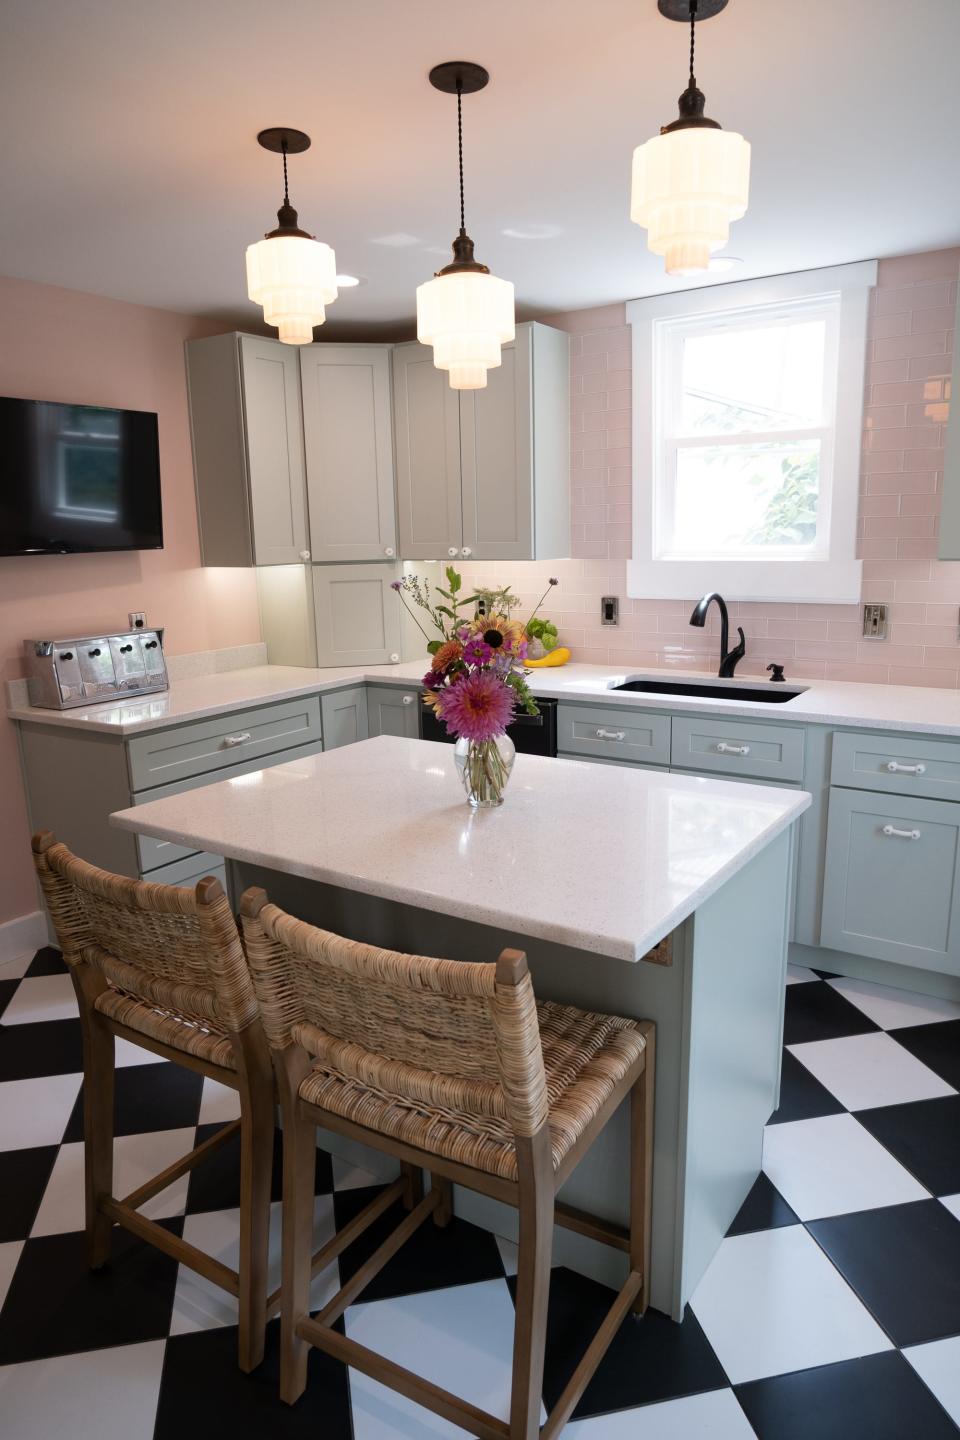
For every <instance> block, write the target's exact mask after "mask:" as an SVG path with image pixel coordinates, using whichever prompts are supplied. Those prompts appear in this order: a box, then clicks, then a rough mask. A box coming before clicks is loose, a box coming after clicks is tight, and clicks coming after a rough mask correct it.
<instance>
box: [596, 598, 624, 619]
mask: <svg viewBox="0 0 960 1440" xmlns="http://www.w3.org/2000/svg"><path fill="white" fill-rule="evenodd" d="M600 624H601V625H619V624H620V597H619V596H618V595H601V597H600Z"/></svg>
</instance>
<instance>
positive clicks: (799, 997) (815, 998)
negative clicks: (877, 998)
mask: <svg viewBox="0 0 960 1440" xmlns="http://www.w3.org/2000/svg"><path fill="white" fill-rule="evenodd" d="M879 1029H880V1026H879V1025H875V1024H874V1022H873V1021H872V1020H871V1019H870V1018H869V1016H867V1015H864V1013H863V1011H862V1010H858V1009H857V1007H856V1005H851V1003H850V1001H849V1000H847V999H845V998H844V996H843V995H840V994H839V993H838V992H837V991H836V990H834V988H833V986H832V985H828V984H827V982H826V981H825V980H808V981H806V982H805V983H804V984H803V985H788V986H787V1008H786V1017H785V1019H784V1027H783V1043H784V1045H805V1044H806V1043H807V1042H808V1041H810V1040H837V1039H839V1038H840V1037H841V1036H843V1035H866V1034H868V1033H869V1032H870V1031H872V1030H879Z"/></svg>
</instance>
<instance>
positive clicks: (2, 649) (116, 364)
mask: <svg viewBox="0 0 960 1440" xmlns="http://www.w3.org/2000/svg"><path fill="white" fill-rule="evenodd" d="M217 328H222V327H211V326H209V325H206V324H204V323H203V322H202V321H198V320H196V319H192V318H190V317H189V316H185V315H174V314H170V313H168V312H166V311H162V310H149V309H146V308H144V307H142V306H138V305H126V304H123V303H121V302H120V301H116V300H103V299H99V298H97V297H96V296H93V295H84V294H80V293H78V292H77V291H72V290H60V289H56V288H55V287H53V286H49V285H34V284H30V283H28V282H25V281H19V280H3V279H0V395H15V396H22V397H25V398H28V399H38V400H64V401H74V402H76V403H77V404H87V405H119V406H122V407H124V408H127V409H133V410H156V411H157V412H158V414H159V417H160V421H159V428H160V465H161V472H162V484H163V525H164V549H163V550H158V551H141V552H133V553H129V554H124V555H38V556H33V557H29V556H25V557H22V558H20V557H18V558H13V559H0V678H2V679H4V680H7V679H10V678H12V677H14V676H16V675H19V674H21V673H22V670H21V661H20V651H21V642H22V641H23V640H24V639H26V638H28V637H33V636H41V635H53V634H55V633H56V634H63V633H71V632H73V633H76V632H79V633H80V634H83V633H84V631H88V630H102V629H104V628H105V627H108V626H112V625H118V624H125V623H126V617H127V611H128V610H145V611H146V613H147V617H148V619H149V620H150V621H151V622H152V623H154V624H157V625H164V626H166V645H167V649H168V651H169V652H170V653H171V654H178V653H181V652H183V651H187V650H205V649H210V648H213V647H215V646H223V645H240V644H245V643H247V642H250V641H256V640H259V639H260V625H259V618H258V613H257V598H256V585H255V580H254V574H253V571H247V570H204V569H202V568H201V567H200V552H199V544H198V539H197V519H196V507H195V504H194V494H193V465H192V462H191V457H190V432H189V423H188V416H187V392H186V381H185V376H184V361H183V342H184V341H185V340H187V339H189V338H190V337H192V336H197V335H207V334H210V333H212V332H213V330H215V329H217ZM0 796H2V809H0V813H2V830H0V923H2V922H3V921H4V920H7V919H11V918H13V917H14V916H16V915H21V914H24V913H26V912H28V911H30V910H33V909H35V908H36V899H35V887H34V881H33V873H32V866H31V863H30V852H29V830H28V825H27V814H26V805H25V801H24V795H23V787H22V784H21V779H20V769H19V759H18V755H17V749H16V742H15V735H14V727H13V726H12V725H10V724H9V723H7V722H3V723H0Z"/></svg>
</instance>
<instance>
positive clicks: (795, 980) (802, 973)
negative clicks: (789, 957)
mask: <svg viewBox="0 0 960 1440" xmlns="http://www.w3.org/2000/svg"><path fill="white" fill-rule="evenodd" d="M819 979H820V976H819V975H818V974H817V973H816V972H815V971H814V970H808V969H807V967H806V965H788V966H787V984H788V985H806V984H808V983H809V982H810V981H811V980H819Z"/></svg>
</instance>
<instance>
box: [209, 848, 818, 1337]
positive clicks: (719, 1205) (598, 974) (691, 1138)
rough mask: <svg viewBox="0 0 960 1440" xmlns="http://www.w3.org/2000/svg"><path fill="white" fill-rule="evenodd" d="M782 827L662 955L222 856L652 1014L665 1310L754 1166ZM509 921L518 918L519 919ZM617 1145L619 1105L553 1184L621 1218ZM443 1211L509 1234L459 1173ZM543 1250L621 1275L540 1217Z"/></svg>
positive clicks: (394, 935) (387, 931) (773, 1099)
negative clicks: (522, 957) (593, 949)
mask: <svg viewBox="0 0 960 1440" xmlns="http://www.w3.org/2000/svg"><path fill="white" fill-rule="evenodd" d="M792 843H793V842H792V834H791V831H786V832H784V833H782V834H781V835H780V836H778V837H777V838H776V839H775V840H773V841H772V842H771V843H770V844H769V845H768V846H767V847H766V848H765V849H764V850H762V851H761V852H760V853H759V854H758V855H757V856H755V857H754V858H753V859H752V860H751V861H750V862H749V863H748V864H747V865H745V866H744V867H743V869H741V870H740V871H738V872H737V873H736V874H735V875H733V876H732V877H731V878H730V879H729V880H727V881H726V883H725V884H724V885H723V886H722V887H721V888H720V889H719V890H717V891H716V892H715V893H714V894H713V895H712V896H710V897H709V898H708V899H706V900H705V901H704V902H703V904H702V905H701V906H700V907H699V908H698V909H697V910H695V911H694V913H693V914H692V915H691V916H690V917H689V919H687V920H685V921H684V922H683V923H682V924H681V925H680V926H679V927H678V928H677V929H676V930H675V931H674V932H673V946H672V950H673V958H672V963H671V964H670V965H659V964H653V963H650V962H648V961H643V960H641V961H639V962H636V963H629V962H627V961H624V960H620V959H613V958H609V957H607V956H604V955H597V954H593V953H588V952H586V951H582V950H574V949H570V948H567V947H564V946H561V945H555V944H552V943H549V942H546V941H543V940H539V939H534V938H531V937H526V936H523V935H518V931H517V930H516V929H514V930H511V929H510V928H509V927H505V928H503V929H495V928H493V927H489V926H486V925H480V924H476V923H472V922H467V921H462V920H458V919H455V918H452V917H449V916H446V915H441V914H438V913H436V912H433V911H427V910H421V909H418V908H416V907H415V906H411V905H402V904H398V903H396V902H394V901H389V900H385V899H381V898H378V897H372V896H368V895H362V894H358V893H357V892H355V891H351V890H346V889H340V888H336V887H333V886H330V885H325V884H322V883H320V882H318V881H314V880H307V879H301V878H299V877H297V876H293V875H289V874H282V873H280V872H278V871H274V870H267V869H263V868H261V867H259V866H255V865H251V864H248V863H245V862H239V861H234V860H228V862H227V867H228V878H229V883H230V887H231V892H232V894H233V896H234V898H235V899H236V898H237V897H238V896H239V895H240V894H241V893H242V891H243V890H245V889H246V888H247V887H248V886H249V885H262V886H263V887H264V889H265V890H266V891H267V893H268V895H269V896H270V898H271V900H273V901H275V902H276V904H278V905H280V906H282V907H283V908H284V909H289V910H290V911H292V912H293V913H294V914H296V915H298V916H300V917H301V918H303V919H305V920H310V921H312V922H313V923H315V924H318V925H323V926H325V927H327V928H329V929H331V930H335V931H337V932H338V933H340V934H344V935H348V936H351V937H352V938H354V939H358V940H365V941H367V942H369V943H372V944H382V945H386V946H392V947H393V948H396V949H403V950H408V951H412V952H418V953H420V954H427V955H430V954H433V955H441V956H447V957H451V958H454V959H464V960H472V961H490V960H494V959H496V957H497V955H498V954H499V952H500V951H501V950H502V949H503V948H504V947H505V946H517V945H519V946H521V947H522V948H523V949H524V950H525V951H526V953H527V956H528V959H529V962H530V967H531V971H532V974H533V979H534V985H535V988H536V992H537V995H538V996H539V997H540V998H542V999H545V1000H547V999H549V1000H558V1001H562V1002H565V1003H567V1004H573V1005H578V1006H581V1007H582V1008H584V1009H589V1010H601V1011H608V1012H612V1013H616V1014H620V1015H627V1016H631V1017H635V1018H638V1019H640V1018H648V1019H652V1020H654V1021H655V1022H656V1025H657V1027H658V1033H657V1071H656V1085H657V1103H656V1134H655V1139H654V1202H653V1262H652V1276H651V1286H652V1290H651V1296H652V1303H653V1305H654V1306H655V1307H656V1309H658V1310H661V1311H663V1312H665V1313H666V1314H668V1315H671V1316H673V1318H674V1319H675V1320H679V1319H681V1317H682V1314H683V1308H684V1305H685V1304H686V1302H687V1301H688V1300H689V1299H690V1296H691V1294H692V1293H693V1291H694V1289H695V1287H696V1285H697V1282H698V1281H699V1279H700V1277H701V1276H702V1275H703V1272H704V1270H705V1269H706V1268H707V1266H708V1265H709V1263H710V1260H711V1259H712V1257H713V1255H714V1254H715V1252H716V1250H717V1247H718V1246H719V1244H720V1241H721V1240H722V1239H723V1236H724V1234H725V1233H726V1231H727V1228H728V1227H729V1225H730V1223H731V1221H732V1220H733V1218H734V1216H735V1215H736V1213H737V1211H738V1209H739V1208H740V1205H741V1204H742V1202H743V1200H744V1199H745V1197H746V1195H747V1192H748V1191H749V1189H750V1187H751V1185H752V1184H753V1182H754V1180H755V1179H756V1178H757V1175H758V1173H759V1171H760V1161H761V1150H762V1144H763V1127H764V1124H765V1122H766V1120H767V1119H768V1117H769V1115H770V1113H771V1111H772V1110H774V1109H775V1108H776V1106H777V1103H778V1089H779V1079H780V1055H781V1048H782V1034H783V1005H784V993H785V979H786V963H787V961H786V957H787V914H788V908H789V906H788V899H789V896H788V891H789V883H790V882H789V876H790V852H791V845H792ZM518 928H519V927H518ZM321 1143H323V1144H325V1146H326V1148H328V1149H329V1150H330V1151H331V1152H332V1153H334V1154H339V1155H341V1156H343V1157H345V1158H347V1159H349V1160H352V1161H354V1162H359V1163H361V1164H363V1165H364V1166H365V1167H366V1168H367V1169H369V1170H371V1171H373V1172H374V1173H375V1174H380V1173H385V1172H384V1170H383V1167H384V1163H385V1162H384V1157H383V1156H381V1155H379V1154H377V1153H376V1152H374V1151H372V1150H368V1149H366V1148H361V1147H353V1146H351V1145H350V1143H349V1142H347V1141H345V1140H344V1139H343V1138H342V1137H340V1136H336V1135H334V1134H332V1133H330V1132H327V1133H326V1135H325V1136H324V1137H323V1138H322V1140H321ZM627 1153H628V1140H627V1125H626V1113H625V1110H624V1108H623V1107H621V1110H620V1112H619V1113H618V1114H617V1115H616V1116H615V1117H614V1120H613V1122H612V1123H611V1124H610V1125H609V1126H608V1127H607V1129H606V1131H605V1132H604V1133H603V1134H602V1135H601V1136H600V1138H599V1139H598V1141H597V1142H596V1143H595V1144H594V1146H593V1147H592V1149H591V1151H590V1152H589V1154H588V1155H587V1157H586V1159H585V1160H584V1161H583V1162H582V1164H581V1165H580V1166H579V1167H578V1169H577V1170H576V1171H575V1173H574V1174H573V1176H571V1178H570V1180H569V1181H568V1183H567V1185H566V1186H565V1187H564V1189H563V1192H562V1193H563V1198H564V1200H565V1201H567V1202H568V1203H570V1204H572V1205H575V1206H578V1207H579V1208H581V1209H585V1210H589V1211H593V1212H594V1213H596V1214H599V1215H602V1216H603V1217H604V1218H606V1219H609V1220H613V1221H618V1222H621V1223H624V1222H626V1219H627V1166H626V1159H627ZM456 1212H457V1214H458V1215H460V1216H462V1217H464V1218H465V1219H468V1220H471V1221H473V1222H474V1223H475V1224H477V1225H480V1226H482V1227H483V1228H485V1229H487V1230H491V1231H493V1232H494V1233H495V1234H497V1235H501V1236H504V1237H505V1238H507V1239H512V1240H515V1239H516V1233H517V1227H516V1215H515V1213H514V1212H513V1211H512V1210H510V1208H509V1207H507V1206H504V1205H502V1204H500V1203H499V1202H497V1201H493V1200H489V1199H487V1198H486V1197H483V1196H480V1195H475V1194H473V1193H472V1192H471V1191H468V1190H465V1189H463V1188H462V1187H457V1191H456ZM554 1242H555V1244H554V1256H555V1263H557V1264H566V1265H569V1266H570V1267H571V1268H573V1269H575V1270H579V1271H581V1272H582V1273H584V1274H587V1275H590V1276H593V1277H594V1278H596V1279H598V1280H601V1281H603V1282H604V1283H605V1284H609V1285H616V1286H619V1285H620V1284H622V1282H623V1280H624V1279H625V1278H626V1257H625V1256H623V1255H621V1254H620V1253H619V1252H617V1251H613V1250H611V1249H610V1248H608V1247H606V1246H603V1245H600V1244H598V1243H597V1242H595V1241H592V1240H589V1239H586V1238H584V1237H582V1236H580V1235H577V1234H574V1233H573V1232H571V1231H569V1230H566V1229H560V1228H559V1227H558V1228H557V1229H555V1231H554Z"/></svg>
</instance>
